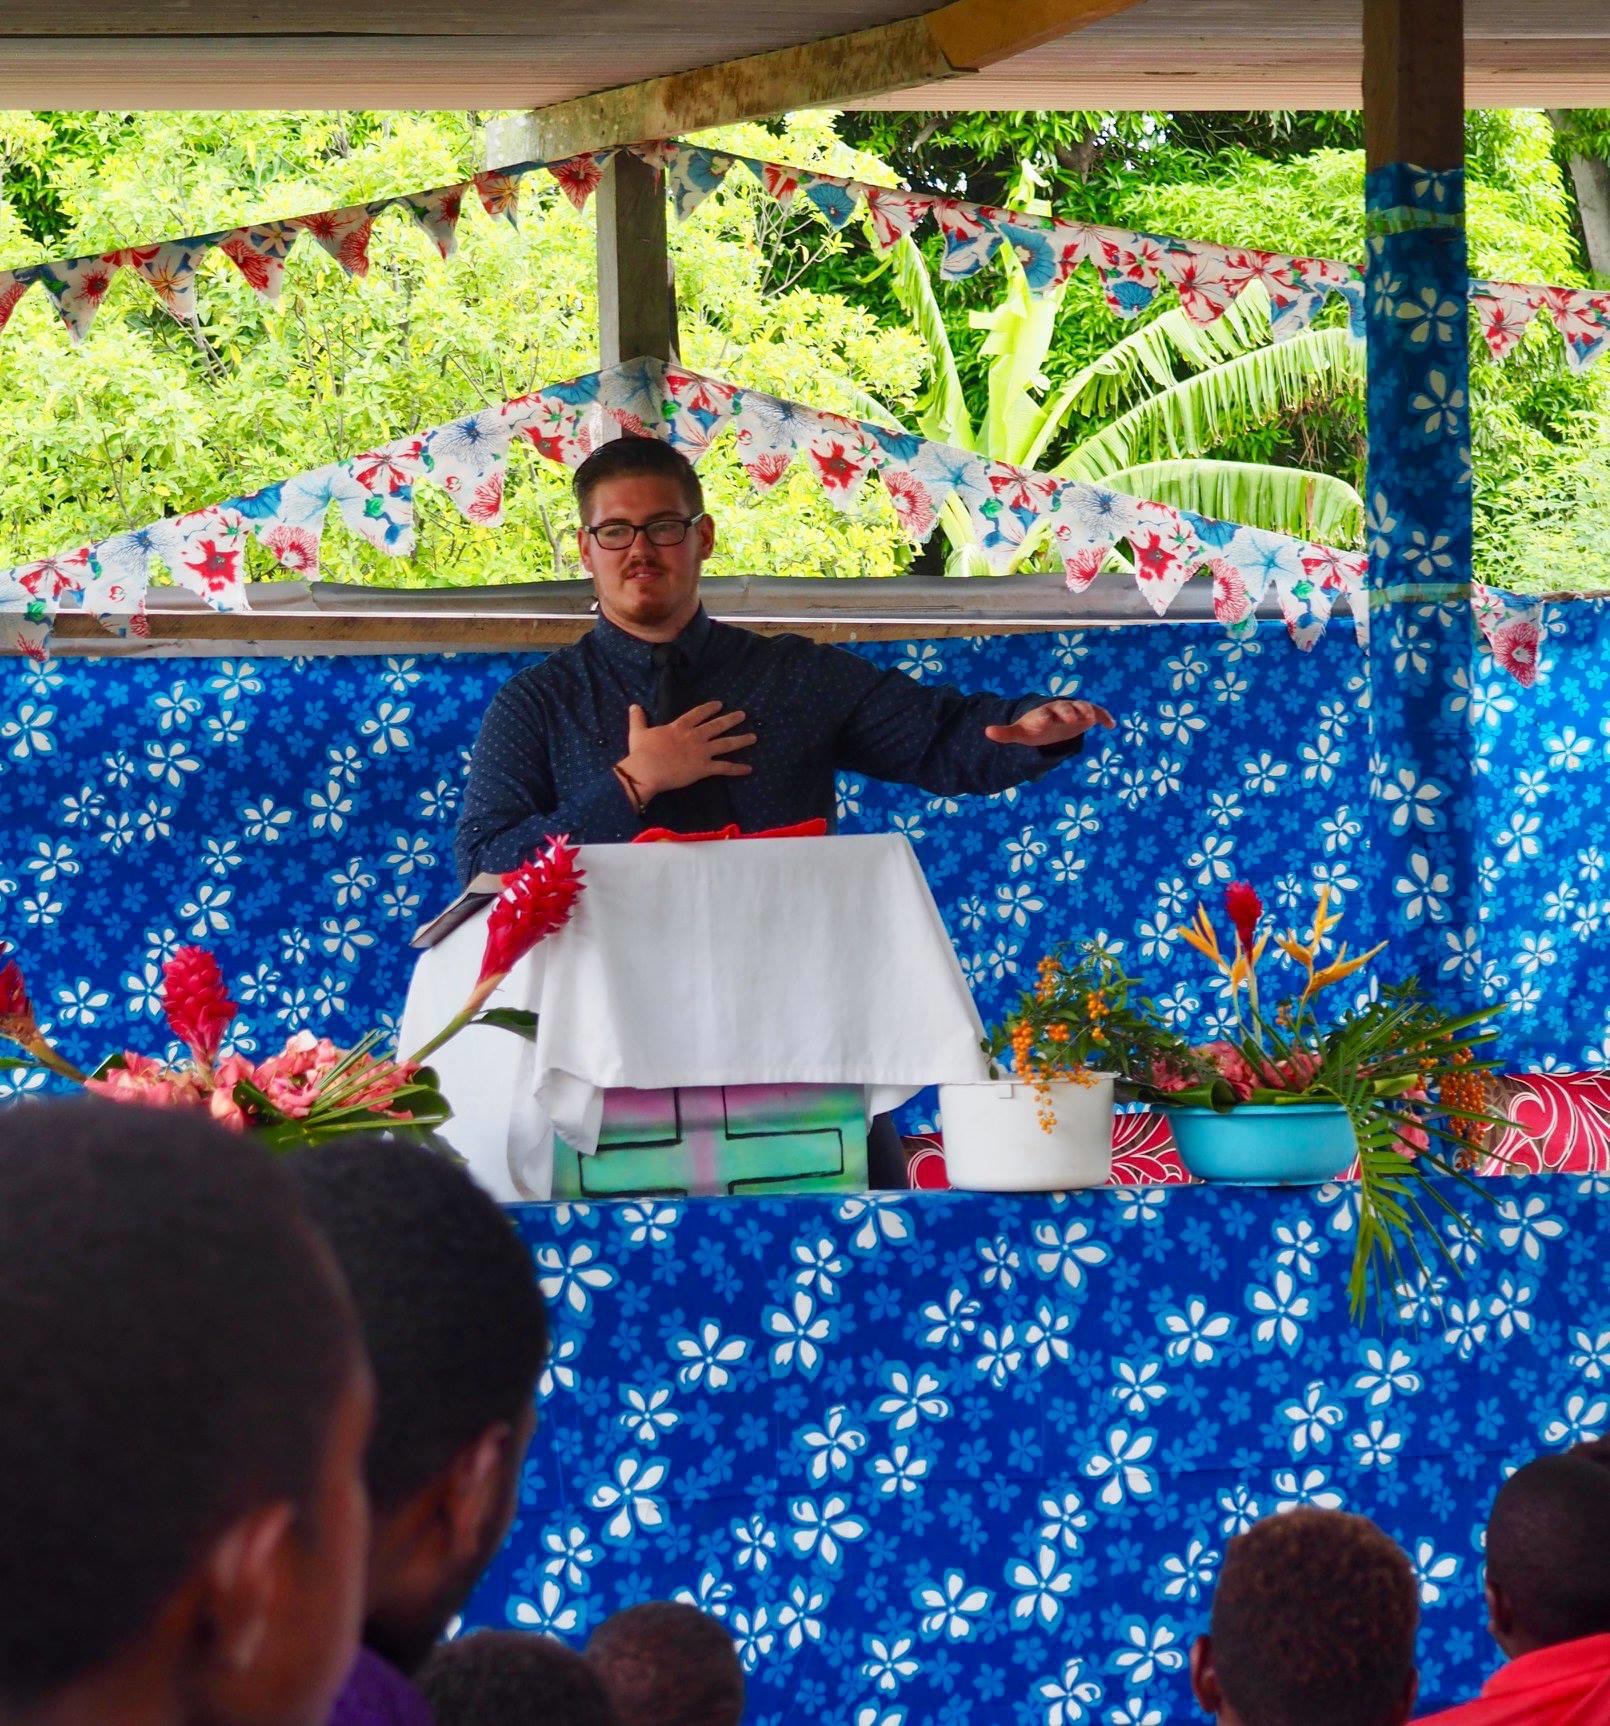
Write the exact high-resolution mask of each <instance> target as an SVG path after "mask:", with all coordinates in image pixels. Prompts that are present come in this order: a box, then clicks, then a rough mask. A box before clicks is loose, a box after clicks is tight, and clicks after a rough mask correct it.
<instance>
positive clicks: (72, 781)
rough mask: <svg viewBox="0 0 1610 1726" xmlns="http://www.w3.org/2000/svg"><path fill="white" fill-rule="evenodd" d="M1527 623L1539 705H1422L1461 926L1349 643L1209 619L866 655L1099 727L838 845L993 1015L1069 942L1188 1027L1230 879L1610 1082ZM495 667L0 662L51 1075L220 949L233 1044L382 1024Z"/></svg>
mask: <svg viewBox="0 0 1610 1726" xmlns="http://www.w3.org/2000/svg"><path fill="white" fill-rule="evenodd" d="M1551 616H1552V619H1553V621H1552V625H1551V628H1552V630H1553V633H1552V634H1550V635H1548V636H1547V637H1546V638H1545V641H1544V654H1543V658H1544V671H1543V675H1542V677H1541V679H1540V681H1539V683H1538V685H1537V686H1536V687H1535V688H1533V689H1530V690H1527V689H1524V688H1522V687H1521V686H1520V685H1518V684H1516V683H1515V682H1513V681H1512V680H1511V679H1510V678H1508V677H1507V676H1506V675H1505V674H1504V673H1503V672H1502V671H1500V670H1499V669H1497V668H1496V667H1494V666H1493V665H1492V664H1491V662H1490V661H1486V660H1478V661H1477V662H1476V675H1475V676H1473V677H1472V678H1470V679H1468V680H1465V681H1462V682H1461V683H1460V684H1458V685H1457V686H1456V687H1454V688H1453V689H1452V690H1451V691H1450V693H1449V698H1448V699H1449V701H1450V703H1451V704H1454V705H1455V706H1457V707H1458V708H1460V709H1461V710H1462V711H1464V712H1465V713H1466V714H1467V715H1468V718H1469V721H1470V723H1471V724H1472V726H1473V727H1474V730H1475V734H1476V745H1475V753H1476V762H1477V766H1478V769H1479V770H1480V771H1479V780H1478V783H1479V787H1480V790H1479V799H1478V808H1479V812H1480V818H1479V822H1478V824H1477V828H1476V831H1475V832H1474V833H1472V834H1471V835H1470V839H1471V843H1472V844H1473V846H1474V847H1475V851H1476V860H1477V869H1478V873H1479V876H1480V880H1481V884H1482V890H1483V897H1482V902H1481V915H1480V917H1479V918H1478V920H1477V921H1476V922H1469V921H1466V922H1462V923H1458V924H1456V923H1454V922H1453V921H1452V920H1451V915H1450V912H1449V909H1448V905H1447V891H1446V887H1445V885H1444V884H1443V881H1442V877H1441V875H1440V873H1439V871H1438V870H1437V869H1436V868H1435V867H1431V866H1427V867H1426V868H1425V869H1423V870H1421V871H1420V872H1418V873H1416V872H1415V870H1414V869H1413V867H1412V864H1411V865H1406V866H1405V867H1404V868H1403V869H1402V870H1401V871H1396V870H1392V869H1386V868H1384V867H1382V866H1381V865H1379V864H1378V863H1377V862H1376V853H1374V852H1372V850H1371V849H1370V847H1369V845H1368V837H1369V833H1370V821H1371V813H1370V808H1369V797H1368V787H1369V774H1368V753H1369V744H1368V740H1367V720H1368V715H1367V711H1366V708H1367V701H1368V686H1367V682H1366V679H1365V676H1364V660H1363V656H1362V654H1361V653H1360V651H1359V649H1358V647H1357V646H1356V644H1355V643H1354V641H1353V639H1352V636H1351V633H1350V632H1349V631H1348V630H1347V629H1346V627H1345V625H1342V626H1340V627H1333V628H1332V629H1331V630H1330V632H1329V633H1328V634H1327V635H1326V636H1325V637H1324V638H1323V639H1322V640H1321V642H1320V644H1319V646H1318V647H1317V649H1316V650H1315V651H1314V652H1312V653H1308V654H1304V653H1299V652H1298V651H1297V650H1296V649H1295V648H1293V647H1292V646H1291V645H1290V643H1289V642H1288V641H1287V639H1286V638H1285V636H1284V634H1282V633H1280V632H1278V631H1277V630H1269V629H1265V630H1264V631H1262V632H1261V633H1260V634H1259V635H1258V636H1256V637H1254V638H1253V639H1252V640H1251V641H1248V642H1244V643H1243V642H1237V641H1233V640H1230V639H1229V638H1227V637H1226V636H1225V635H1224V634H1223V633H1222V631H1220V630H1219V629H1218V628H1217V627H1216V626H1213V625H1202V626H1195V625H1175V626H1169V627H1156V628H1136V629H1123V630H1100V631H1090V632H1086V633H1081V632H1075V631H1068V632H1064V633H1047V634H1043V635H1033V636H1016V637H1012V636H1007V637H999V636H998V637H991V638H979V639H953V640H945V641H926V642H913V643H910V644H906V645H896V644H890V645H883V646H877V647H868V648H866V649H865V650H864V651H865V652H866V654H867V656H868V657H869V658H872V659H874V660H875V661H877V662H878V663H880V664H889V665H900V666H902V667H903V668H904V669H906V670H908V671H910V672H911V673H912V674H913V675H915V676H918V677H921V678H923V679H924V680H927V681H940V680H943V681H949V682H954V683H956V684H958V685H960V686H961V687H963V688H967V689H981V688H996V689H1001V690H1008V691H1017V690H1023V691H1027V690H1035V689H1038V690H1043V691H1046V692H1047V693H1050V694H1058V695H1060V694H1067V693H1069V692H1073V691H1077V692H1078V693H1080V694H1083V695H1089V696H1092V697H1094V698H1096V699H1098V700H1102V701H1105V702H1106V703H1107V704H1108V705H1109V706H1111V708H1112V709H1113V711H1114V712H1115V714H1116V715H1117V716H1118V720H1119V724H1118V729H1117V730H1116V731H1115V732H1113V733H1103V734H1099V735H1098V736H1097V737H1096V738H1095V739H1093V741H1092V746H1091V748H1090V749H1089V750H1088V751H1087V753H1086V754H1085V755H1084V756H1083V757H1082V758H1080V759H1078V760H1075V761H1073V762H1071V763H1070V764H1069V765H1067V766H1065V767H1063V768H1060V769H1058V770H1057V771H1056V772H1054V773H1052V774H1051V775H1049V776H1048V777H1047V778H1045V779H1044V780H1042V781H1041V782H1040V783H1039V784H1037V785H1034V786H1029V787H1025V788H1023V789H1021V790H1019V791H1014V792H1010V793H1007V794H1005V795H1003V796H1001V797H997V798H992V799H989V800H987V801H978V800H968V801H957V800H949V799H940V798H931V797H927V796H925V795H924V794H922V793H920V792H916V791H911V790H908V789H905V788H902V787H897V786H884V785H879V784H876V783H867V782H863V781H860V780H857V779H847V780H845V781H843V782H842V783H841V786H840V801H841V813H842V819H843V824H844V826H845V827H846V828H847V829H849V830H858V829H859V830H866V829H894V830H898V831H902V832H904V833H906V834H907V835H908V836H909V837H910V839H911V841H912V843H913V844H914V845H915V847H916V849H917V852H918V855H919V856H920V857H921V860H922V863H923V867H924V869H925V870H926V872H927V876H928V879H929V881H930V883H931V885H932V887H933V892H934V896H935V899H936V900H937V901H938V904H939V908H940V910H941V912H942V913H943V915H944V916H945V918H946V921H947V923H948V924H949V927H950V930H951V933H952V935H953V937H954V939H955V942H956V946H957V950H958V952H959V954H960V956H961V961H962V964H963V966H964V967H965V969H966V971H967V974H968V977H969V979H970V980H971V982H972V984H973V987H974V989H975V991H976V992H977V995H978V999H979V1004H980V1008H981V1010H982V1012H983V1013H984V1015H985V1017H986V1019H987V1018H989V1017H990V1016H992V1015H994V1014H995V1013H997V1012H998V1011H999V1010H1000V1009H1001V1008H1002V1007H1003V1006H1004V1005H1005V1004H1006V1003H1007V1002H1008V1000H1009V999H1010V998H1011V997H1012V995H1013V994H1014V992H1015V991H1016V990H1017V989H1018V988H1020V987H1022V986H1023V985H1024V983H1025V981H1026V979H1028V978H1029V977H1030V976H1031V974H1032V970H1033V965H1034V962H1035V960H1036V959H1037V957H1038V956H1039V954H1040V952H1041V951H1042V950H1043V949H1044V947H1045V946H1046V945H1047V944H1048V943H1050V942H1051V941H1052V940H1055V939H1057V938H1063V937H1084V936H1091V937H1097V938H1100V939H1102V940H1104V941H1105V942H1106V943H1107V944H1108V945H1109V946H1110V947H1112V948H1113V950H1114V951H1115V952H1117V953H1118V954H1119V955H1120V956H1121V957H1122V958H1123V960H1124V961H1125V963H1126V964H1127V965H1128V966H1129V967H1130V968H1131V969H1132V971H1134V972H1135V973H1136V974H1138V975H1140V976H1142V977H1143V978H1145V979H1146V982H1147V985H1148V988H1149V990H1150V991H1151V992H1152V993H1154V994H1155V995H1156V996H1157V998H1158V999H1159V1000H1160V1001H1161V1002H1162V1003H1163V1004H1164V1006H1165V1009H1166V1010H1168V1011H1170V1012H1171V1013H1174V1014H1176V1015H1177V1016H1178V1017H1179V1019H1180V1021H1181V1023H1182V1024H1184V1023H1188V1024H1191V1025H1193V1026H1195V1027H1196V1028H1198V1029H1200V1030H1203V1031H1207V1030H1210V1029H1212V1028H1213V1027H1214V1026H1215V1025H1217V1024H1220V1023H1222V1013H1223V1004H1222V1001H1221V998H1220V996H1219V995H1218V993H1217V991H1216V989H1215V988H1214V987H1213V985H1212V984H1211V983H1210V981H1209V978H1208V976H1207V975H1206V968H1205V966H1204V965H1203V964H1202V963H1201V962H1200V961H1198V960H1197V959H1196V957H1195V956H1194V955H1193V954H1191V953H1190V951H1189V950H1188V949H1186V948H1184V947H1183V946H1182V945H1181V944H1179V943H1178V942H1177V941H1176V940H1175V939H1174V935H1173V930H1174V928H1175V926H1176V925H1177V924H1178V922H1179V921H1180V919H1181V918H1182V917H1184V916H1186V915H1188V914H1189V912H1190V909H1191V906H1192V904H1193V902H1194V901H1195V899H1196V898H1197V897H1198V896H1199V895H1200V896H1203V897H1205V898H1206V899H1207V901H1208V902H1209V904H1210V905H1213V904H1216V899H1217V894H1218V892H1219V890H1220V889H1221V888H1222V886H1223V885H1224V883H1225V882H1227V881H1229V880H1231V879H1232V878H1247V879H1250V880H1252V881H1254V882H1255V883H1256V884H1257V885H1258V886H1259V887H1260V889H1261V890H1262V891H1263V893H1264V896H1265V898H1266V900H1267V901H1268V902H1269V904H1270V906H1271V908H1272V909H1273V910H1274V911H1275V912H1276V913H1277V915H1279V916H1280V917H1281V918H1282V919H1284V918H1287V917H1289V918H1291V919H1292V920H1293V921H1295V920H1297V919H1298V918H1299V917H1300V916H1303V915H1304V914H1306V912H1307V911H1308V910H1309V908H1310V907H1311V903H1312V887H1313V884H1314V881H1315V880H1316V878H1318V879H1324V880H1328V881H1330V882H1331V883H1332V884H1333V885H1334V886H1335V887H1336V888H1337V890H1338V891H1339V892H1340V893H1342V894H1343V896H1344V898H1345V900H1346V903H1347V906H1348V908H1349V920H1348V923H1347V924H1346V925H1344V927H1343V929H1342V931H1341V933H1342V934H1343V935H1344V936H1347V937H1349V938H1351V939H1352V940H1353V941H1354V943H1355V945H1358V944H1362V943H1363V942H1365V941H1366V940H1369V939H1373V938H1378V937H1379V936H1380V935H1382V934H1386V933H1391V932H1392V929H1393V927H1394V926H1395V927H1398V928H1401V927H1402V926H1403V924H1404V923H1405V922H1420V923H1422V924H1423V925H1431V924H1435V925H1437V929H1436V935H1435V942H1434V945H1435V949H1436V952H1437V953H1438V954H1439V955H1440V968H1442V969H1445V970H1446V971H1447V974H1448V975H1450V976H1452V975H1455V974H1459V975H1461V976H1462V977H1464V978H1465V979H1466V980H1473V981H1475V982H1477V983H1479V984H1480V986H1481V987H1482V988H1484V989H1485V990H1486V991H1487V993H1488V994H1489V995H1490V996H1491V997H1492V998H1495V999H1504V1000H1507V1001H1509V1002H1510V1003H1511V1009H1512V1010H1511V1011H1510V1013H1509V1014H1507V1015H1506V1017H1505V1020H1504V1045H1503V1047H1504V1053H1505V1055H1506V1057H1507V1058H1508V1060H1509V1061H1510V1062H1511V1064H1512V1065H1515V1066H1517V1067H1521V1066H1550V1065H1555V1066H1558V1065H1576V1064H1582V1063H1587V1064H1592V1065H1610V962H1607V961H1606V960H1605V958H1604V949H1603V945H1602V943H1601V942H1600V940H1599V938H1598V937H1599V935H1600V933H1601V931H1602V929H1603V925H1604V922H1605V919H1606V917H1607V916H1610V845H1607V844H1606V842H1605V840H1604V838H1603V813H1602V803H1603V799H1604V796H1605V792H1606V787H1607V785H1610V721H1606V720H1604V719H1603V718H1602V717H1601V715H1602V712H1603V707H1604V688H1605V684H1606V680H1607V677H1610V621H1607V618H1606V613H1605V610H1604V608H1603V607H1602V606H1599V605H1596V604H1589V603H1579V604H1574V605H1569V606H1560V607H1557V608H1554V610H1553V611H1552V613H1551ZM520 663H523V662H522V661H520V660H519V659H517V658H516V657H515V656H513V655H460V656H452V655H429V656H427V655H418V656H407V657H402V656H397V657H352V658H345V657H330V658H282V659H269V658H263V659H255V660H248V659H240V658H232V659H162V658H142V659H135V660H121V661H119V660H106V661H89V660H62V661H58V662H47V663H46V664H45V665H43V666H33V665H30V664H28V663H27V662H25V661H22V660H8V661H6V662H5V663H4V664H3V665H0V934H3V935H4V936H5V937H6V938H7V939H9V940H10V941H12V942H13V943H15V945H16V946H17V948H18V949H19V951H20V954H21V957H22V959H23V962H24V965H25V968H26V970H27V972H28V975H29V978H30V981H31V983H32V985H33V988H34V991H35V994H36V997H37V999H38V1004H39V1006H40V1009H41V1011H42V1013H43V1014H44V1016H45V1017H46V1018H47V1019H48V1020H49V1021H50V1022H51V1025H52V1027H53V1030H54V1033H55V1034H56V1035H57V1036H59V1037H60V1039H61V1042H62V1044H63V1046H64V1047H65V1048H66V1050H67V1051H68V1052H69V1053H70V1054H71V1055H72V1056H73V1057H74V1058H75V1059H77V1060H79V1061H80V1062H92V1061H94V1060H96V1059H97V1058H98V1057H99V1056H100V1055H101V1054H102V1053H104V1052H105V1051H107V1050H109V1049H111V1048H114V1047H121V1046H123V1045H125V1044H132V1045H134V1046H136V1047H144V1048H153V1047H156V1046H158V1045H160V1044H161V1043H162V1042H163V1041H164V1036H163V1032H162V1030H161V1027H160V1024H159V1022H158V1020H157V989H158V985H159V982H160V973H161V963H162V960H163V959H164V958H165V957H166V955H167V954H168V953H170V952H171V951H172V950H173V948H174V947H175V946H177V945H179V944H181V943H183V942H188V941H200V942H204V943H206V944H207V945H209V946H211V947H212V948H214V949H215V950H216V951H217V953H218V954H219V956H220V959H221V960H222V962H223V965H224V968H225V970H226V973H227V974H228V975H229V977H230V979H231V982H232V984H233V985H234V987H235V990H236V994H237V998H238V999H239V1000H240V1001H241V1003H242V1007H243V1013H242V1016H241V1019H240V1021H239V1022H238V1023H237V1026H236V1027H235V1031H234V1037H235V1040H236V1042H237V1044H239V1045H240V1046H241V1047H243V1048H247V1049H248V1050H250V1049H257V1050H263V1049H267V1048H268V1047H270V1046H272V1045H276V1044H277V1043H278V1041H279V1040H280V1039H281V1038H282V1037H283V1036H284V1035H285V1034H286V1033H287V1032H288V1031H289V1030H291V1029H294V1028H296V1027H299V1026H301V1025H304V1024H305V1025H309V1026H311V1027H312V1028H313V1029H314V1030H316V1031H319V1032H321V1033H327V1034H329V1035H331V1036H332V1037H334V1038H336V1039H338V1040H339V1039H341V1038H343V1037H351V1036H353V1035H355V1034H356V1033H357V1032H359V1031H361V1030H362V1029H364V1028H366V1027H368V1026H369V1025H371V1024H375V1023H380V1024H389V1023H391V1022H392V1021H394V1019H395V1017H396V1015H397V1013H398V1011H399V1010H400V1007H401V1003H402V998H403V994H404V991H405V988H406V985H407V977H408V972H409V967H410V954H409V951H408V948H407V945H406V941H407V937H408V934H409V933H410V932H411V930H412V929H413V927H414V926H415V924H416V923H417V922H418V921H419V920H420V918H421V917H422V916H423V915H425V914H428V913H429V912H431V911H433V910H434V909H436V908H438V907H439V906H441V905H442V904H444V903H445V902H446V901H447V900H448V899H449V898H450V897H451V895H452V893H453V891H454V887H455V883H454V881H453V879H452V870H451V863H450V859H449V842H450V838H451V833H452V827H453V821H454V817H455V812H456V807H457V802H458V797H459V790H460V786H461V783H462V779H463V774H464V769H465V764H466V759H467V754H468V751H469V748H470V746H471V744H472V742H473V740H474V736H475V732H476V729H477V726H478V724H479V721H480V717H481V714H482V712H483V710H484V709H485V707H486V704H487V702H488V701H489V700H490V698H491V695H492V692H493V691H494V690H495V689H496V688H497V686H498V685H499V684H500V683H501V682H502V681H503V680H504V679H505V678H507V677H508V676H509V675H510V674H511V673H512V672H513V671H514V670H515V669H516V667H517V665H518V664H520ZM1399 815H1400V806H1398V805H1394V806H1393V808H1391V809H1387V810H1384V811H1383V818H1384V819H1388V820H1391V819H1396V818H1399ZM1401 818H1402V819H1403V820H1406V821H1411V820H1416V819H1418V817H1417V816H1415V815H1414V813H1413V811H1412V810H1411V811H1409V812H1408V813H1407V814H1402V815H1401ZM0 1082H3V1083H4V1084H5V1085H6V1086H8V1087H14V1086H15V1085H16V1084H17V1083H18V1081H17V1079H16V1076H15V1075H0ZM919 1114H920V1110H919Z"/></svg>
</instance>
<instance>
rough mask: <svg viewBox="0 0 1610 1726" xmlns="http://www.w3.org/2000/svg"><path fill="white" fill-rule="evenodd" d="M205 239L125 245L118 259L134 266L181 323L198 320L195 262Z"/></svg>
mask: <svg viewBox="0 0 1610 1726" xmlns="http://www.w3.org/2000/svg"><path fill="white" fill-rule="evenodd" d="M206 245H207V242H206V241H204V240H169V241H168V242H167V243H166V244H164V245H160V246H125V247H124V248H123V250H122V251H120V252H119V253H118V254H117V261H118V262H119V263H120V264H122V265H123V267H124V268H125V269H129V270H133V271H134V273H135V275H137V276H139V277H140V278H141V279H142V280H143V281H144V282H145V285H146V286H147V287H148V288H150V290H151V292H152V293H153V294H155V295H156V297H157V298H158V299H159V300H160V301H161V302H162V305H163V307H164V308H165V310H166V311H167V312H168V313H169V314H170V315H171V316H173V317H175V318H177V319H178V320H179V322H180V323H182V324H193V323H194V322H195V321H196V266H197V264H198V263H200V261H201V255H202V252H203V251H204V250H205V249H206Z"/></svg>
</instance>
